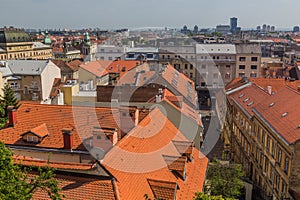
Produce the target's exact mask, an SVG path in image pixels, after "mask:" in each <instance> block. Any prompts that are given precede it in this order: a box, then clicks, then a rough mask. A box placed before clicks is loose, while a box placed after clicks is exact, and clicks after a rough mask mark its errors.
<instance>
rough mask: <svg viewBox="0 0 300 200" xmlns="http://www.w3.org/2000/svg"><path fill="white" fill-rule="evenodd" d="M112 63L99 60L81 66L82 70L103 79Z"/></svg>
mask: <svg viewBox="0 0 300 200" xmlns="http://www.w3.org/2000/svg"><path fill="white" fill-rule="evenodd" d="M111 63H112V61H107V60H105V61H104V60H97V61H93V62H88V63H85V64H82V65H80V68H82V69H85V70H87V71H89V72H90V73H92V74H94V75H95V76H97V77H102V76H104V75H106V74H108V71H107V70H106V69H107V67H108V66H109V65H110V64H111Z"/></svg>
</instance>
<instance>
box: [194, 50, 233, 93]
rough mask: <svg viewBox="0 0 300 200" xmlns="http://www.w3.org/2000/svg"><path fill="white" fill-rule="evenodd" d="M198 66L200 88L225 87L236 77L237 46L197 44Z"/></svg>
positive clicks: (197, 79) (197, 84)
mask: <svg viewBox="0 0 300 200" xmlns="http://www.w3.org/2000/svg"><path fill="white" fill-rule="evenodd" d="M196 66H197V74H196V86H198V87H200V88H206V87H207V88H222V87H224V85H226V84H227V83H229V82H230V81H231V80H232V79H233V78H234V77H235V67H236V47H235V45H233V44H197V45H196Z"/></svg>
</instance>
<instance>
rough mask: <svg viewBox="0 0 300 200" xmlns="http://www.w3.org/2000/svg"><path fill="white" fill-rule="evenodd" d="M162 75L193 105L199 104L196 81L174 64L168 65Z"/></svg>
mask: <svg viewBox="0 0 300 200" xmlns="http://www.w3.org/2000/svg"><path fill="white" fill-rule="evenodd" d="M162 77H163V78H164V79H165V80H166V81H167V82H168V83H169V84H170V85H171V86H172V87H173V88H174V89H176V90H177V91H178V92H179V93H180V94H181V95H182V96H184V97H185V98H186V99H188V100H189V101H190V102H191V103H192V104H193V105H197V102H196V97H197V93H196V90H195V84H194V81H192V80H191V79H189V78H188V77H186V76H185V75H184V74H182V73H180V72H178V71H177V70H176V69H175V68H174V67H173V66H172V65H167V66H166V68H165V70H164V72H163V73H162Z"/></svg>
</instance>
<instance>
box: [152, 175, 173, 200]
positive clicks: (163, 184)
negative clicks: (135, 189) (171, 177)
mask: <svg viewBox="0 0 300 200" xmlns="http://www.w3.org/2000/svg"><path fill="white" fill-rule="evenodd" d="M148 183H149V185H150V187H151V190H152V192H153V195H154V197H155V198H157V199H158V198H159V199H174V195H175V194H176V190H177V187H178V186H177V183H176V182H167V181H160V180H152V179H148Z"/></svg>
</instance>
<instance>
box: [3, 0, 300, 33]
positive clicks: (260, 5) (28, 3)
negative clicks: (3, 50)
mask: <svg viewBox="0 0 300 200" xmlns="http://www.w3.org/2000/svg"><path fill="white" fill-rule="evenodd" d="M299 7H300V1H299V0H0V8H1V11H0V27H3V26H15V27H18V28H42V29H43V28H49V29H50V28H53V29H58V28H71V29H78V28H101V29H117V28H129V29H133V28H142V27H171V28H175V27H177V28H178V27H183V25H187V26H188V27H189V28H193V27H194V25H198V26H199V27H200V28H210V27H211V28H212V27H215V26H216V25H219V24H229V18H230V17H237V18H238V20H239V21H238V25H239V26H241V27H242V28H256V26H257V25H262V24H270V25H274V26H276V27H277V28H292V27H293V26H295V25H300V16H299V11H298V8H299Z"/></svg>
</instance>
